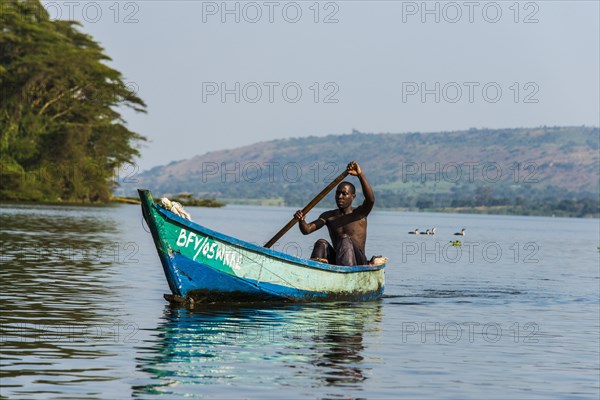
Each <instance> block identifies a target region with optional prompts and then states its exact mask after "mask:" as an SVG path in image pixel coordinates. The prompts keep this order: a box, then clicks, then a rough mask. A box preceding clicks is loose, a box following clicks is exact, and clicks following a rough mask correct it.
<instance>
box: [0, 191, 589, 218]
mask: <svg viewBox="0 0 600 400" xmlns="http://www.w3.org/2000/svg"><path fill="white" fill-rule="evenodd" d="M170 200H172V201H177V202H179V203H181V204H182V205H183V206H186V207H209V208H219V207H224V206H226V205H228V204H231V205H252V206H260V207H291V208H293V207H302V206H301V205H287V204H285V201H284V200H283V199H279V198H278V199H221V200H216V199H195V198H189V197H184V198H179V197H172V198H170ZM0 204H26V205H63V206H83V207H85V206H92V207H103V206H112V205H118V204H134V205H139V204H141V202H140V200H139V199H138V198H135V197H122V196H115V197H112V198H111V199H110V200H109V201H108V202H72V201H19V200H4V199H3V200H0ZM376 209H377V210H380V211H401V212H434V213H436V212H439V213H449V214H486V215H515V216H524V217H527V216H535V217H566V218H600V213H597V214H584V215H578V214H576V213H572V212H569V211H562V210H552V209H550V210H548V209H537V208H527V207H522V206H477V207H440V208H424V209H419V208H412V207H385V208H376Z"/></svg>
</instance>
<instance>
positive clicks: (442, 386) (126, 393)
mask: <svg viewBox="0 0 600 400" xmlns="http://www.w3.org/2000/svg"><path fill="white" fill-rule="evenodd" d="M188 210H189V211H190V212H191V214H192V217H193V218H194V219H195V220H196V221H198V222H200V223H203V224H204V225H206V226H208V227H210V228H212V229H215V230H218V231H221V232H223V233H226V234H229V235H231V236H235V237H238V238H240V239H244V240H248V241H254V242H259V243H263V242H265V241H267V240H268V239H269V238H270V237H271V236H272V235H273V234H274V233H275V232H276V231H277V230H279V228H280V227H281V226H283V225H284V224H285V223H286V222H287V221H288V220H289V218H290V217H291V216H292V213H293V211H294V210H293V209H289V208H269V207H262V208H259V207H242V206H228V207H225V208H222V209H200V208H193V207H190V208H189V209H188ZM316 215H318V214H317V212H316V211H313V212H312V213H311V214H310V215H309V218H310V217H314V216H316ZM434 226H435V227H437V234H436V235H435V236H421V235H419V236H415V235H408V234H407V232H408V231H409V230H414V229H415V228H420V229H425V228H432V227H434ZM463 227H464V228H466V233H467V234H466V236H464V237H457V236H453V235H452V233H454V232H457V231H458V230H460V228H463ZM0 230H1V233H0V238H1V241H2V248H1V253H0V260H1V263H2V266H1V269H0V278H1V282H2V293H1V295H0V298H1V310H0V311H1V314H0V346H1V359H0V385H1V387H0V395H1V396H2V397H8V398H40V399H41V398H49V397H52V398H74V399H75V398H76V399H84V398H86V399H87V398H104V399H120V398H131V397H136V398H144V399H148V398H158V397H160V398H172V399H179V398H183V397H200V398H208V399H214V398H260V399H279V398H308V399H314V398H340V399H345V398H410V399H415V398H427V399H431V398H452V399H456V398H472V399H498V398H503V399H509V398H512V399H529V398H531V399H539V398H544V399H598V396H599V395H600V378H599V376H600V368H599V367H600V351H599V349H600V339H599V338H600V327H599V325H600V322H599V321H600V304H599V298H600V276H599V275H600V270H599V269H600V267H599V258H600V252H599V250H598V246H599V245H600V225H599V221H598V220H597V219H596V220H581V219H566V218H565V219H563V218H540V217H510V216H479V215H458V214H455V215H451V214H436V213H402V212H387V211H374V212H373V213H372V214H371V216H370V217H369V237H368V242H367V253H368V256H371V255H379V254H381V255H385V256H387V257H389V259H390V261H389V263H388V267H387V268H386V286H385V295H384V298H382V299H381V300H379V301H375V302H370V303H360V304H357V303H328V304H306V305H305V304H288V305H272V306H269V305H264V304H262V305H260V306H248V305H245V306H217V305H207V306H202V307H199V308H196V309H194V310H191V311H190V310H187V309H178V308H171V307H169V306H168V304H167V303H166V302H165V300H164V299H163V297H162V295H163V293H167V292H168V286H167V283H166V281H165V278H164V276H163V272H162V268H161V266H160V262H159V259H158V256H157V254H156V251H155V249H154V246H153V243H152V240H151V237H150V234H149V233H147V231H146V230H145V226H144V224H143V223H142V218H141V212H140V208H139V206H130V205H122V206H115V207H107V208H100V207H98V208H96V207H66V206H65V207H63V206H35V207H34V206H13V205H2V206H0ZM321 232H322V233H321ZM321 234H323V235H325V234H326V232H325V231H324V230H323V231H320V232H317V233H315V234H313V235H310V236H302V235H300V234H299V232H298V231H297V229H293V230H292V231H290V232H289V233H288V234H287V235H286V236H284V239H282V240H281V243H279V244H278V245H277V246H278V247H279V249H282V250H284V251H285V252H287V253H290V254H295V255H300V256H304V257H307V256H308V255H309V254H310V247H311V244H312V243H313V242H314V241H315V240H316V239H317V238H319V237H320V236H321ZM455 239H460V240H461V242H462V246H461V247H454V246H452V245H451V244H450V241H451V240H455Z"/></svg>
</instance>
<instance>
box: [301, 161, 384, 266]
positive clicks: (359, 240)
mask: <svg viewBox="0 0 600 400" xmlns="http://www.w3.org/2000/svg"><path fill="white" fill-rule="evenodd" d="M347 170H348V173H349V174H350V175H353V176H356V177H358V180H359V181H360V185H361V187H362V192H363V194H364V196H365V201H364V202H363V203H362V204H361V205H360V206H358V207H356V208H354V207H352V201H354V199H355V198H356V193H355V192H356V191H355V188H354V185H353V184H352V183H350V182H347V181H344V182H342V183H340V184H339V185H338V187H337V190H336V192H335V201H336V204H337V206H338V208H337V210H331V211H326V212H324V213H323V214H321V215H320V216H319V218H318V219H316V220H314V221H313V222H311V223H306V221H305V220H304V217H305V215H303V214H302V211H297V212H296V214H294V216H295V217H296V218H297V219H298V220H299V222H300V223H299V227H300V232H302V233H303V234H304V235H308V234H309V233H313V232H314V231H316V230H319V229H321V228H322V227H323V226H327V229H328V230H329V236H330V237H331V241H332V243H333V245H332V244H330V243H329V242H328V241H327V240H325V239H319V240H317V241H316V243H315V246H314V248H313V251H312V254H311V256H310V258H311V259H313V260H317V261H320V262H326V263H328V264H335V265H366V264H367V263H368V261H367V257H366V256H365V243H366V241H367V216H368V215H369V213H370V212H371V210H372V209H373V205H374V204H375V195H374V194H373V189H371V185H369V182H368V181H367V178H366V177H365V175H364V174H363V172H362V170H361V168H360V166H359V165H358V163H357V162H356V161H352V162H351V163H349V164H348V167H347Z"/></svg>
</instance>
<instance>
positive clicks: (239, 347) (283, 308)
mask: <svg viewBox="0 0 600 400" xmlns="http://www.w3.org/2000/svg"><path fill="white" fill-rule="evenodd" d="M381 320H382V309H381V304H380V303H379V302H370V303H327V304H321V305H315V304H311V305H309V304H302V305H298V304H283V305H276V306H274V305H266V304H264V305H259V306H256V305H253V306H248V305H244V306H240V305H237V306H234V305H227V306H225V305H219V306H216V305H212V306H210V305H209V306H206V305H203V306H202V309H191V310H190V309H185V308H168V307H167V308H165V312H164V315H163V318H162V320H161V323H160V324H159V326H158V327H157V329H156V330H155V332H157V333H156V336H155V337H154V338H152V339H150V340H148V341H147V342H146V343H144V345H143V346H144V347H142V348H140V349H139V356H138V358H137V367H138V370H139V371H142V372H144V373H145V375H146V377H145V378H143V379H142V380H143V381H142V382H137V383H138V384H136V385H134V386H133V394H134V395H138V396H141V397H148V396H150V395H152V394H156V395H173V396H177V397H180V396H185V395H191V396H205V397H208V398H216V397H220V396H222V397H228V398H231V397H234V398H239V397H253V398H256V397H260V398H280V397H281V393H280V392H277V393H278V394H276V392H275V391H273V389H276V390H281V389H282V388H285V390H289V391H290V392H289V393H287V396H292V397H297V396H301V395H305V396H309V397H312V396H314V395H324V394H326V395H333V396H345V395H346V394H347V392H348V391H360V390H361V389H362V385H363V382H364V381H365V380H366V379H367V378H368V369H369V368H368V367H367V366H366V365H368V364H369V363H374V362H377V360H374V359H373V357H372V356H371V359H365V355H364V354H363V353H364V351H365V350H366V345H365V337H367V336H374V335H377V333H378V332H379V331H380V329H381ZM367 358H368V357H367ZM157 382H158V383H157Z"/></svg>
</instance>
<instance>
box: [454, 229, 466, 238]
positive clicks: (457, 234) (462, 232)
mask: <svg viewBox="0 0 600 400" xmlns="http://www.w3.org/2000/svg"><path fill="white" fill-rule="evenodd" d="M465 230H466V229H465V228H462V229H461V230H460V232H456V233H455V234H454V236H465Z"/></svg>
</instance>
